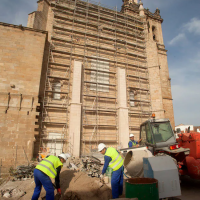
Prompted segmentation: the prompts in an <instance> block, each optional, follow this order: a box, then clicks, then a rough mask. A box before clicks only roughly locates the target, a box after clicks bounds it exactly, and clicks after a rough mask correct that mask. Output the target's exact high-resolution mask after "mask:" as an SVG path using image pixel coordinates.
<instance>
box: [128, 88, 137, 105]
mask: <svg viewBox="0 0 200 200" xmlns="http://www.w3.org/2000/svg"><path fill="white" fill-rule="evenodd" d="M129 95H130V97H129V99H130V106H131V107H135V106H136V104H135V95H136V92H135V91H134V90H130V93H129Z"/></svg>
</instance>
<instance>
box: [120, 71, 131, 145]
mask: <svg viewBox="0 0 200 200" xmlns="http://www.w3.org/2000/svg"><path fill="white" fill-rule="evenodd" d="M117 72H118V98H117V99H118V120H119V121H118V127H119V145H120V146H121V148H127V147H128V141H129V121H128V107H127V94H126V90H127V89H126V71H125V69H122V68H120V67H118V69H117Z"/></svg>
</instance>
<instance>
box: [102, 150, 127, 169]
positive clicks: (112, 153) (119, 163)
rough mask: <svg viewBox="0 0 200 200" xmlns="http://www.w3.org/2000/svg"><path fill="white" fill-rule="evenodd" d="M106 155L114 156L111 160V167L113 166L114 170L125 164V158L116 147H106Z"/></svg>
mask: <svg viewBox="0 0 200 200" xmlns="http://www.w3.org/2000/svg"><path fill="white" fill-rule="evenodd" d="M105 156H109V157H111V158H112V160H111V161H110V162H109V167H110V168H112V169H113V171H117V170H118V169H119V168H120V167H121V166H122V165H123V162H124V160H123V158H122V157H121V155H120V154H119V153H118V152H117V150H116V149H115V148H113V147H108V148H107V149H106V153H105Z"/></svg>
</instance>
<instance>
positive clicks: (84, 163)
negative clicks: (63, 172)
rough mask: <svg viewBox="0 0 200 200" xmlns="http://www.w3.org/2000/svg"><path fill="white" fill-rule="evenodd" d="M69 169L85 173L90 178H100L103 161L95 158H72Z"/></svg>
mask: <svg viewBox="0 0 200 200" xmlns="http://www.w3.org/2000/svg"><path fill="white" fill-rule="evenodd" d="M67 167H68V168H69V169H71V170H77V171H82V172H85V173H86V174H87V175H88V176H90V177H97V178H99V177H100V174H101V161H100V160H99V159H98V158H95V157H93V156H85V157H81V158H75V157H71V158H69V164H68V166H67Z"/></svg>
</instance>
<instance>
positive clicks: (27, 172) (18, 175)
mask: <svg viewBox="0 0 200 200" xmlns="http://www.w3.org/2000/svg"><path fill="white" fill-rule="evenodd" d="M34 169H35V165H33V164H32V165H29V166H25V165H20V166H18V167H17V168H16V169H15V170H12V171H11V172H10V174H11V176H13V177H14V179H13V180H14V181H16V180H26V179H28V178H33V170H34Z"/></svg>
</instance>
